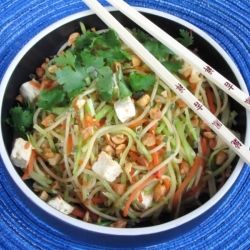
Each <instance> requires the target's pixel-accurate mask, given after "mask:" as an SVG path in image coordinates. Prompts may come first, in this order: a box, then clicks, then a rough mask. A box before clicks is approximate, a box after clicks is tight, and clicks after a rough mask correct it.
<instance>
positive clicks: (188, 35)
mask: <svg viewBox="0 0 250 250" xmlns="http://www.w3.org/2000/svg"><path fill="white" fill-rule="evenodd" d="M179 32H180V37H179V38H177V40H178V41H179V42H180V43H181V44H182V45H184V46H185V47H189V46H191V45H193V43H194V38H193V34H192V32H189V31H187V30H184V29H180V31H179Z"/></svg>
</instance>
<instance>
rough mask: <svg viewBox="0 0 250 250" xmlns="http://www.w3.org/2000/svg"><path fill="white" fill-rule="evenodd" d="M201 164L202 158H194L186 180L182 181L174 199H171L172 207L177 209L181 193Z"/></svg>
mask: <svg viewBox="0 0 250 250" xmlns="http://www.w3.org/2000/svg"><path fill="white" fill-rule="evenodd" d="M202 164H203V161H202V158H201V157H199V156H196V158H195V159H194V163H193V165H192V167H191V169H190V171H189V173H188V174H187V176H186V178H185V179H184V181H183V182H182V183H181V185H180V186H179V187H178V189H177V190H176V192H175V195H174V199H173V206H174V207H175V208H177V207H178V204H179V203H180V201H181V197H182V194H183V192H184V191H185V189H186V187H187V186H188V184H189V183H190V181H191V180H192V178H193V177H194V176H195V174H196V173H197V170H198V169H199V167H201V166H202Z"/></svg>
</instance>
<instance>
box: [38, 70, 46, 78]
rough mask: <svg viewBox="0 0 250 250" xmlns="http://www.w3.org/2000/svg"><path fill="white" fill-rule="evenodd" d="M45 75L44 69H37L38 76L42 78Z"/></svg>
mask: <svg viewBox="0 0 250 250" xmlns="http://www.w3.org/2000/svg"><path fill="white" fill-rule="evenodd" d="M44 74H45V70H44V69H43V68H42V67H38V68H36V75H37V76H38V77H39V78H41V77H43V75H44Z"/></svg>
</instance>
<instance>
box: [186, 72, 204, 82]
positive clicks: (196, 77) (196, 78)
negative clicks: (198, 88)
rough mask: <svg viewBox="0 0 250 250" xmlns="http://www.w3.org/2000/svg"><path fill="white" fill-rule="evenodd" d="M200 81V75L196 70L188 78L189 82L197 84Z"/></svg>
mask: <svg viewBox="0 0 250 250" xmlns="http://www.w3.org/2000/svg"><path fill="white" fill-rule="evenodd" d="M200 81H202V78H201V76H200V74H199V73H198V72H197V71H196V70H194V69H193V70H192V73H191V76H190V77H189V82H190V83H194V84H197V83H199V82H200Z"/></svg>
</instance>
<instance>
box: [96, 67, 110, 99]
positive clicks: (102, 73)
mask: <svg viewBox="0 0 250 250" xmlns="http://www.w3.org/2000/svg"><path fill="white" fill-rule="evenodd" d="M98 73H99V76H98V79H97V82H96V88H97V92H98V93H99V95H100V97H101V99H102V100H103V101H111V100H112V96H113V89H114V86H113V73H112V70H111V69H110V67H107V66H106V67H103V68H101V69H99V71H98Z"/></svg>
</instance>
